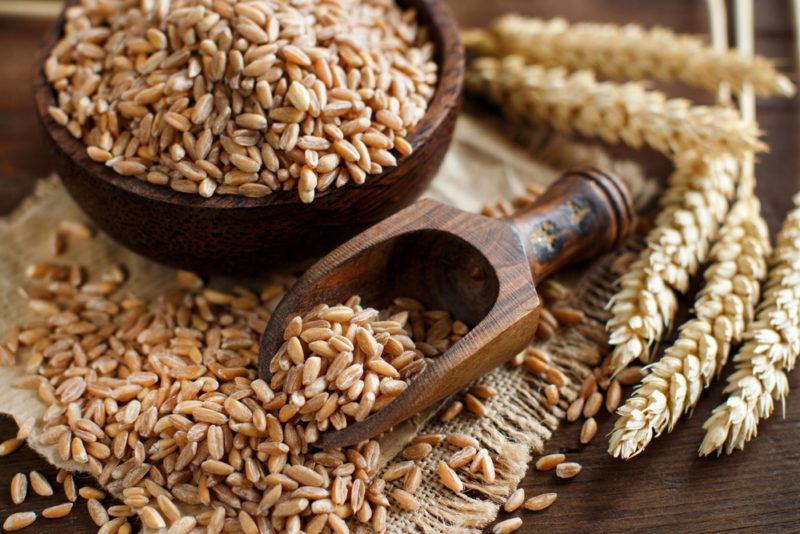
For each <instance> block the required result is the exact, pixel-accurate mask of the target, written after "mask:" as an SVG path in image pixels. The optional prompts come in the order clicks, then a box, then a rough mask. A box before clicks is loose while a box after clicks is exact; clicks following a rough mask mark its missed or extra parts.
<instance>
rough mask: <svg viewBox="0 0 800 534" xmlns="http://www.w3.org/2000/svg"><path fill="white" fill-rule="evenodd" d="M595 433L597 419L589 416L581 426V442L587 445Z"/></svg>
mask: <svg viewBox="0 0 800 534" xmlns="http://www.w3.org/2000/svg"><path fill="white" fill-rule="evenodd" d="M596 434H597V421H595V420H594V417H590V418H588V419H587V420H586V421H584V422H583V426H582V427H581V438H580V439H581V443H582V444H583V445H587V444H588V443H590V442H591V441H592V440H593V439H594V436H595V435H596Z"/></svg>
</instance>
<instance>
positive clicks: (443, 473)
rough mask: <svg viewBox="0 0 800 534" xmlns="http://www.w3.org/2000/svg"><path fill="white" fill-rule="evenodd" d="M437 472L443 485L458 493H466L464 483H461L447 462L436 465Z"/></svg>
mask: <svg viewBox="0 0 800 534" xmlns="http://www.w3.org/2000/svg"><path fill="white" fill-rule="evenodd" d="M436 472H437V473H438V474H439V480H441V481H442V484H444V485H445V486H447V487H448V488H450V489H451V490H453V491H454V492H456V493H461V492H462V491H464V483H463V482H461V479H460V478H459V477H458V475H457V474H456V472H455V471H453V469H452V468H451V467H450V466H449V465H447V464H446V463H445V462H442V461H440V462H439V463H438V464H437V465H436Z"/></svg>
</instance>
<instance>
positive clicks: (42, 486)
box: [28, 471, 53, 497]
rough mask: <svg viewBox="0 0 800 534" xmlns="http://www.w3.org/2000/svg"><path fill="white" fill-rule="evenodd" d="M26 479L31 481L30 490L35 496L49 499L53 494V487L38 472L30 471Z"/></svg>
mask: <svg viewBox="0 0 800 534" xmlns="http://www.w3.org/2000/svg"><path fill="white" fill-rule="evenodd" d="M28 477H29V478H30V481H31V489H32V490H33V491H34V492H35V493H36V495H41V496H42V497H50V496H51V495H52V494H53V487H52V486H51V485H50V483H49V482H48V481H47V479H46V478H44V477H43V476H42V475H41V474H40V473H39V472H38V471H31V472H30V474H29V475H28Z"/></svg>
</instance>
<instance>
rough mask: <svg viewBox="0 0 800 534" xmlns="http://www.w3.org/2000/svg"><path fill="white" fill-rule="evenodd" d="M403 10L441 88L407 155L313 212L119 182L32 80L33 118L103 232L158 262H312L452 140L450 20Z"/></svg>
mask: <svg viewBox="0 0 800 534" xmlns="http://www.w3.org/2000/svg"><path fill="white" fill-rule="evenodd" d="M70 2H71V3H77V0H70ZM405 4H406V5H408V6H410V7H414V8H416V9H417V11H418V13H419V14H420V18H421V20H422V22H423V23H424V24H425V25H426V26H427V27H428V28H429V34H430V39H431V40H432V41H433V43H434V44H435V45H436V49H437V51H438V55H437V58H436V61H437V63H438V64H439V68H440V77H439V85H438V88H437V91H436V94H435V95H434V98H433V100H432V101H431V103H430V108H429V109H428V112H427V113H426V114H425V117H424V118H423V119H422V121H421V122H420V123H419V124H418V125H417V127H416V128H414V130H413V131H412V132H411V133H410V135H409V138H408V141H409V142H410V143H411V144H412V146H413V147H414V152H413V153H412V154H410V155H409V156H407V157H403V158H401V159H400V160H399V165H398V166H397V167H393V168H389V169H387V170H385V171H384V172H382V173H381V174H380V175H377V176H370V177H369V178H368V179H367V181H366V183H364V184H363V185H356V184H352V183H351V184H347V185H345V186H344V187H343V189H346V190H347V193H346V194H339V192H338V189H337V188H335V187H332V188H331V189H328V190H327V191H325V192H322V193H319V194H317V196H316V198H315V199H314V202H312V203H311V204H304V203H303V202H302V201H301V200H300V198H299V196H298V193H297V191H296V190H293V191H278V192H275V193H273V194H271V195H268V196H265V197H261V198H247V197H242V196H238V195H215V196H213V197H211V198H209V199H205V198H202V197H201V196H200V195H197V194H185V193H179V192H176V191H173V190H172V189H170V188H169V187H164V186H158V185H153V184H150V183H147V182H143V181H139V180H136V179H133V178H131V177H124V176H120V175H118V174H117V173H115V172H114V171H113V170H112V169H110V168H109V167H106V166H105V165H102V164H100V163H96V162H94V161H92V160H91V158H89V156H88V155H87V154H86V149H85V146H84V145H83V143H82V142H81V141H79V140H77V139H75V138H74V137H72V135H71V134H70V133H69V132H67V130H66V129H65V128H62V127H60V126H58V124H56V122H55V121H54V120H53V119H52V118H51V117H50V115H49V113H48V111H47V110H48V108H49V107H51V106H53V105H55V98H54V96H55V95H54V93H53V91H52V89H51V87H50V85H49V83H48V82H47V80H46V78H45V76H44V73H43V72H42V71H39V72H37V73H36V74H35V75H36V79H35V82H34V91H35V97H36V109H37V112H38V118H39V120H40V121H41V122H42V125H43V131H44V132H46V135H45V137H46V138H47V140H48V141H49V145H50V147H51V149H52V150H51V151H52V154H53V155H54V158H53V161H54V163H55V167H56V169H57V170H58V172H59V176H60V177H61V179H62V181H63V182H64V185H65V186H66V188H67V190H68V191H69V192H70V194H71V195H72V197H73V198H74V199H75V201H76V202H77V203H78V204H79V205H80V206H81V207H82V208H83V209H84V211H86V213H87V214H89V216H90V217H91V218H92V220H93V221H94V222H95V223H96V224H97V226H98V227H99V228H100V229H102V230H104V231H105V232H106V233H107V234H109V235H110V236H111V237H113V238H114V239H116V240H117V241H119V242H120V243H122V244H123V245H125V246H126V247H128V248H130V249H131V250H133V251H135V252H137V253H139V254H142V255H144V256H147V257H150V258H152V259H155V260H157V261H160V262H162V263H167V264H169V265H173V266H175V267H179V268H182V269H189V270H192V271H197V272H201V273H204V274H227V275H230V274H263V273H264V272H265V271H269V270H275V269H283V268H285V267H286V265H287V264H289V265H299V264H301V262H304V261H305V260H309V259H311V258H318V257H319V256H321V255H323V254H325V253H327V252H329V251H330V250H331V249H332V248H333V247H335V246H336V245H338V244H340V243H342V242H343V241H345V240H347V239H349V238H350V237H352V236H353V235H355V234H356V233H358V232H360V231H362V230H364V229H366V228H368V227H370V226H372V225H373V224H375V223H376V222H378V221H380V220H382V219H385V218H386V217H388V216H389V215H390V214H392V213H394V212H395V211H398V210H400V209H402V208H404V207H406V206H408V205H409V204H411V203H412V202H413V201H414V200H416V199H417V198H419V196H420V195H422V193H423V192H424V191H425V189H427V187H428V185H429V184H430V181H431V180H432V179H433V177H434V176H435V175H436V172H437V171H438V170H439V166H440V165H441V163H442V160H443V158H444V155H445V153H446V152H447V148H448V146H449V145H450V141H451V139H452V137H453V128H454V127H455V121H456V117H457V116H458V112H459V108H460V104H461V93H462V90H461V89H462V85H463V81H464V50H463V47H462V45H461V39H460V37H459V34H458V27H457V24H456V21H455V20H454V19H453V17H452V12H451V11H450V10H449V9H448V8H447V5H446V4H444V3H443V2H442V1H441V0H406V1H405ZM55 28H56V27H55V24H54V25H53V31H50V32H48V35H47V38H46V42H45V44H44V47H43V50H42V57H41V59H40V60H41V61H42V62H43V61H44V58H45V57H46V54H45V52H46V51H49V50H50V49H51V48H52V46H53V44H54V43H55V42H56V41H57V39H58V37H59V36H60V32H58V31H55ZM24 83H25V84H26V85H28V84H29V82H24ZM201 126H202V125H201ZM198 128H199V127H198ZM195 134H197V132H195ZM144 221H146V224H142V223H143V222H144Z"/></svg>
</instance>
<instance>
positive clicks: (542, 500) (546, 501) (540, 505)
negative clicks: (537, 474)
mask: <svg viewBox="0 0 800 534" xmlns="http://www.w3.org/2000/svg"><path fill="white" fill-rule="evenodd" d="M557 497H558V494H557V493H542V494H541V495H537V496H536V497H531V498H530V499H528V500H527V501H525V509H526V510H530V511H531V512H540V511H542V510H544V509H545V508H549V507H550V505H551V504H553V503H554V502H555V501H556V498H557Z"/></svg>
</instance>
